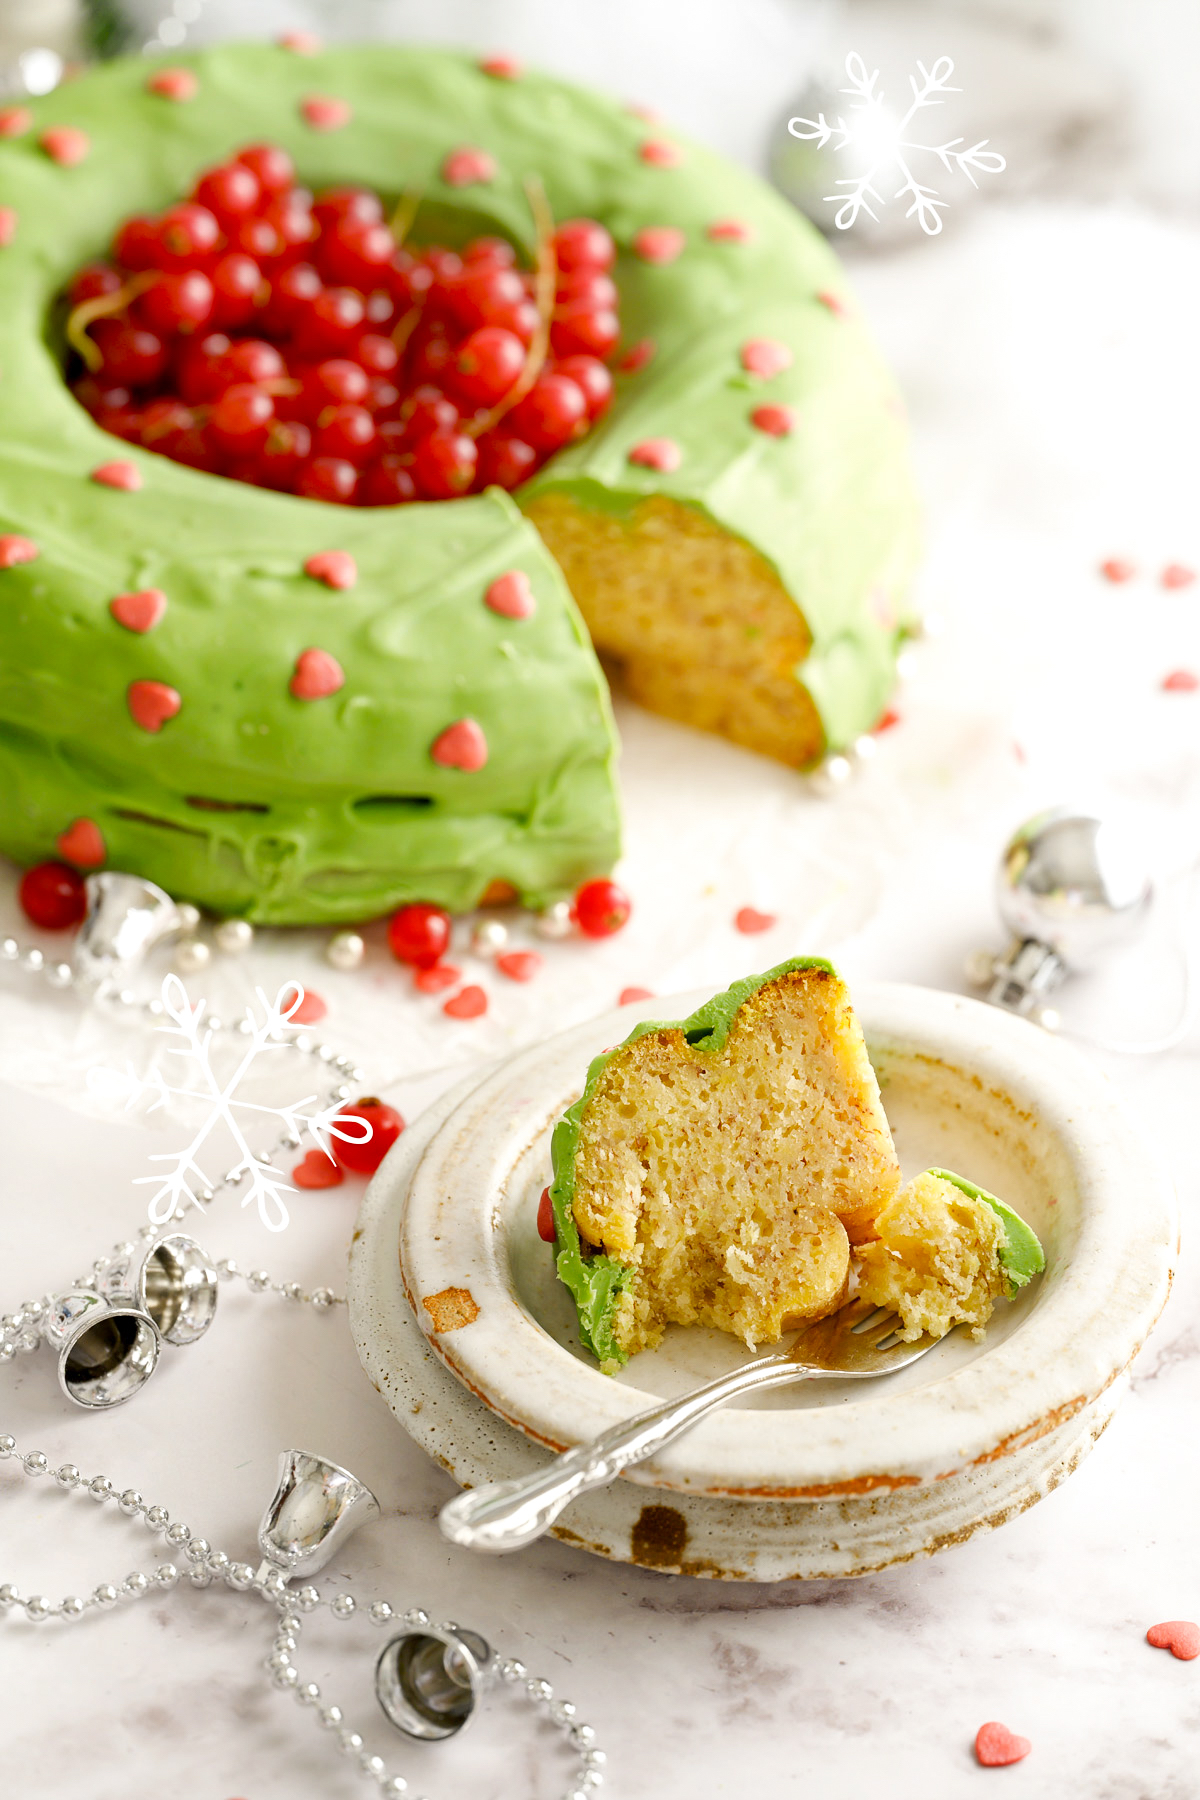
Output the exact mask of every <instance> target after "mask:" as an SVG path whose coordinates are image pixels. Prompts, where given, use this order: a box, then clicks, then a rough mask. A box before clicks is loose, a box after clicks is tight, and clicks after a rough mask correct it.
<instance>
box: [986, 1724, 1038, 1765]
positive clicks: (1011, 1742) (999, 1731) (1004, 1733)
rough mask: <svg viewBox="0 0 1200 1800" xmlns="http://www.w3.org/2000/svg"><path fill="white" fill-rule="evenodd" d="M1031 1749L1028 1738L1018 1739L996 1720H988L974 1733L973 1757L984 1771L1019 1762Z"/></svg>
mask: <svg viewBox="0 0 1200 1800" xmlns="http://www.w3.org/2000/svg"><path fill="white" fill-rule="evenodd" d="M1032 1749H1033V1745H1032V1744H1031V1743H1030V1741H1029V1739H1028V1738H1025V1737H1018V1736H1017V1734H1016V1732H1015V1731H1010V1730H1009V1729H1008V1726H1007V1725H1001V1724H1000V1723H999V1722H998V1721H997V1720H996V1719H989V1720H988V1722H987V1724H986V1725H981V1726H980V1727H979V1730H978V1731H977V1732H976V1733H975V1757H976V1760H977V1761H978V1762H980V1763H982V1764H983V1766H984V1768H985V1769H1002V1768H1004V1767H1005V1766H1006V1765H1007V1764H1008V1763H1015V1762H1020V1761H1021V1758H1022V1757H1024V1756H1028V1755H1029V1752H1030V1751H1031V1750H1032Z"/></svg>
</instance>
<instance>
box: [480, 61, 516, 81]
mask: <svg viewBox="0 0 1200 1800" xmlns="http://www.w3.org/2000/svg"><path fill="white" fill-rule="evenodd" d="M479 67H480V68H481V69H482V70H483V72H484V74H485V75H490V76H491V78H492V80H493V81H518V80H520V78H521V76H522V75H523V74H524V73H525V71H524V69H523V68H522V66H521V64H520V63H519V62H518V61H517V59H516V57H515V56H485V57H484V58H483V60H482V61H481V63H480V65H479Z"/></svg>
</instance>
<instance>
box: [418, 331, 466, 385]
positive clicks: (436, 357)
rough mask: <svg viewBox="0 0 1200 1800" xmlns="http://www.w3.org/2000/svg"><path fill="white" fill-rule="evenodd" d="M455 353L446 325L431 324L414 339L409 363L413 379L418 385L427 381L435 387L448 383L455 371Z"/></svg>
mask: <svg viewBox="0 0 1200 1800" xmlns="http://www.w3.org/2000/svg"><path fill="white" fill-rule="evenodd" d="M455 354H456V352H455V349H454V345H453V344H452V343H451V342H450V339H449V338H448V337H447V336H446V331H445V327H444V326H442V325H439V324H436V323H435V324H433V325H431V326H430V327H429V329H428V330H427V331H424V332H420V333H418V334H417V336H416V337H415V338H414V340H413V350H412V352H411V358H410V363H409V373H410V376H411V379H412V380H413V382H414V383H416V384H417V385H418V386H423V385H424V384H425V383H427V382H430V383H432V384H433V385H434V386H435V387H438V386H441V385H442V384H444V383H448V382H449V380H450V378H451V376H452V375H453V373H454V361H455Z"/></svg>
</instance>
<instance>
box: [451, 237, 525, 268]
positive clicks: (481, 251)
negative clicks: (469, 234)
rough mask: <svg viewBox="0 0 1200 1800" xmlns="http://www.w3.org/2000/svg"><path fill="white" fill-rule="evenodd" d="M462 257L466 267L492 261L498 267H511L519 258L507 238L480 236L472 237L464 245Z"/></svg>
mask: <svg viewBox="0 0 1200 1800" xmlns="http://www.w3.org/2000/svg"><path fill="white" fill-rule="evenodd" d="M462 259H463V267H464V268H465V269H469V268H471V267H472V266H473V265H478V264H481V263H491V264H492V265H493V267H495V268H498V269H511V268H512V266H513V264H514V263H515V262H516V260H517V253H516V251H515V250H514V249H513V247H512V245H511V244H510V243H509V241H508V239H507V238H502V237H478V238H472V239H471V241H470V243H469V244H467V245H466V246H465V247H464V249H463V253H462Z"/></svg>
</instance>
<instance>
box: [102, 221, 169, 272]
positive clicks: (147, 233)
mask: <svg viewBox="0 0 1200 1800" xmlns="http://www.w3.org/2000/svg"><path fill="white" fill-rule="evenodd" d="M113 253H114V255H115V256H116V259H117V261H118V262H119V263H120V264H121V265H122V266H123V267H124V268H126V269H134V270H138V269H149V268H153V267H154V264H155V261H156V259H157V257H158V254H159V239H158V227H157V225H156V224H155V222H154V220H153V219H148V218H145V217H141V216H139V217H137V218H133V219H126V221H125V223H124V224H123V225H122V227H121V229H120V231H118V233H117V238H116V243H115V244H114V245H113Z"/></svg>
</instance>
